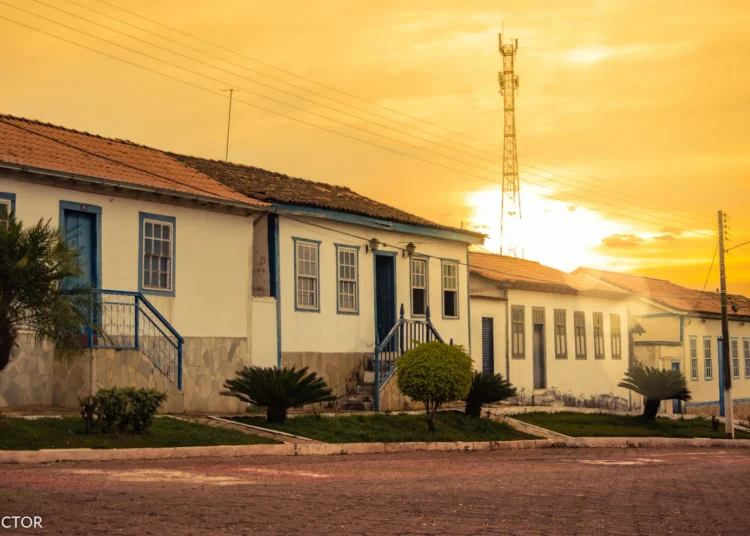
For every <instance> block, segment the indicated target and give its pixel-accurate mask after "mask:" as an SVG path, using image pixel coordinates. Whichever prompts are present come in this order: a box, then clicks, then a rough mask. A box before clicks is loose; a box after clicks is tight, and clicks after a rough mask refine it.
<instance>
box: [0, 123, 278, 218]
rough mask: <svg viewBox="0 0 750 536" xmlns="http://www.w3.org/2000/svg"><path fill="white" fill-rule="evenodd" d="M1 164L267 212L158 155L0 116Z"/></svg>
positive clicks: (258, 203)
mask: <svg viewBox="0 0 750 536" xmlns="http://www.w3.org/2000/svg"><path fill="white" fill-rule="evenodd" d="M3 164H4V165H5V166H4V167H12V168H16V169H20V170H29V171H38V172H45V171H46V172H54V174H69V175H70V176H72V177H75V178H79V179H83V178H89V179H99V180H104V181H111V182H112V183H116V184H120V185H133V186H138V187H142V188H146V189H150V190H155V191H159V192H169V193H174V194H178V195H184V196H190V197H198V198H203V199H207V200H215V201H222V202H227V201H228V202H232V203H236V204H244V205H250V206H255V207H265V206H268V204H267V203H263V202H261V201H258V200H256V199H252V198H250V197H248V196H246V195H243V194H241V193H238V192H236V191H234V190H232V189H231V188H228V187H227V186H225V185H223V184H221V183H219V182H218V181H216V180H214V179H212V178H210V177H208V176H207V175H205V174H203V173H200V172H199V171H197V170H195V169H194V168H192V167H190V166H187V165H185V164H183V163H182V162H180V161H179V160H177V159H176V158H174V157H172V156H170V155H169V154H167V153H165V152H163V151H160V150H158V149H152V148H150V147H145V146H143V145H138V144H135V143H132V142H129V141H124V140H116V139H109V138H103V137H101V136H96V135H93V134H89V133H86V132H79V131H77V130H71V129H67V128H63V127H59V126H55V125H50V124H47V123H41V122H39V121H32V120H29V119H22V118H18V117H13V116H11V115H3V114H0V165H3Z"/></svg>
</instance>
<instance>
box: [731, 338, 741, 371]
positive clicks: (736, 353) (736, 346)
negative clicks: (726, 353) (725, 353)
mask: <svg viewBox="0 0 750 536" xmlns="http://www.w3.org/2000/svg"><path fill="white" fill-rule="evenodd" d="M729 342H730V344H731V347H730V350H731V352H732V378H736V379H738V380H739V379H740V341H739V340H737V338H736V337H735V338H733V339H731V340H730V341H729Z"/></svg>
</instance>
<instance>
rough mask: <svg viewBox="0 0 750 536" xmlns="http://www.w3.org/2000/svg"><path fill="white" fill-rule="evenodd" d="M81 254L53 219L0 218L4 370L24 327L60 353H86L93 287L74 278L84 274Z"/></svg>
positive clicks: (0, 315) (0, 323) (0, 353)
mask: <svg viewBox="0 0 750 536" xmlns="http://www.w3.org/2000/svg"><path fill="white" fill-rule="evenodd" d="M77 256H78V251H77V250H75V249H74V248H73V247H71V246H70V245H69V244H68V243H67V242H66V240H65V238H64V237H63V235H62V233H61V232H59V231H58V230H57V229H55V228H53V227H52V226H51V225H50V222H46V223H45V222H43V221H40V222H39V223H37V224H35V225H33V226H31V227H29V228H24V226H23V224H22V223H21V222H19V221H17V220H16V219H15V217H14V216H13V215H11V216H10V219H9V220H8V222H7V225H5V224H4V222H3V223H0V371H2V370H3V369H4V368H5V367H6V366H7V365H8V363H9V362H10V360H11V357H12V355H13V353H14V351H15V349H16V348H17V347H18V336H19V333H20V332H21V331H29V332H31V333H32V334H33V335H34V338H35V340H36V342H37V343H41V342H42V341H44V340H48V341H50V342H52V343H53V344H54V345H55V357H56V358H62V359H69V358H73V357H75V356H78V355H80V354H81V353H82V352H83V347H82V344H81V343H82V340H81V337H80V335H79V334H80V333H82V329H83V328H84V327H91V326H89V322H88V316H89V315H88V313H87V310H88V308H89V300H90V289H89V288H86V287H85V286H84V285H82V284H80V283H78V282H73V281H77V278H78V277H79V276H80V275H81V270H80V267H79V264H78V261H77Z"/></svg>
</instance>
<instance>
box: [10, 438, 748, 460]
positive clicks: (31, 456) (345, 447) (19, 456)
mask: <svg viewBox="0 0 750 536" xmlns="http://www.w3.org/2000/svg"><path fill="white" fill-rule="evenodd" d="M668 447H671V448H707V447H715V448H750V440H748V439H734V440H729V439H708V438H706V439H682V438H666V437H577V438H573V439H571V440H567V441H557V440H551V439H532V440H524V441H479V442H440V443H339V444H334V443H296V444H282V445H222V446H215V447H176V448H141V449H45V450H8V451H0V464H3V463H54V462H62V461H87V462H94V461H97V462H98V461H115V460H164V459H171V458H211V457H215V458H233V457H240V456H330V455H344V454H388V453H396V452H456V451H461V452H481V451H494V450H525V449H544V448H668Z"/></svg>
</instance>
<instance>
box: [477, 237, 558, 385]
mask: <svg viewBox="0 0 750 536" xmlns="http://www.w3.org/2000/svg"><path fill="white" fill-rule="evenodd" d="M470 296H471V283H470V281H469V246H466V307H467V314H466V316H467V321H468V323H469V355H471V297H470ZM553 320H554V313H553ZM553 323H554V322H553ZM492 329H493V334H492V337H493V340H494V337H495V334H494V329H495V328H494V320H493V328H492ZM553 331H554V326H553ZM493 344H494V343H493ZM492 351H493V353H494V351H495V349H494V348H493V349H492ZM493 359H494V358H493ZM492 366H493V370H494V366H495V363H494V362H493V363H492Z"/></svg>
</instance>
